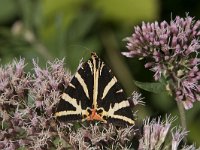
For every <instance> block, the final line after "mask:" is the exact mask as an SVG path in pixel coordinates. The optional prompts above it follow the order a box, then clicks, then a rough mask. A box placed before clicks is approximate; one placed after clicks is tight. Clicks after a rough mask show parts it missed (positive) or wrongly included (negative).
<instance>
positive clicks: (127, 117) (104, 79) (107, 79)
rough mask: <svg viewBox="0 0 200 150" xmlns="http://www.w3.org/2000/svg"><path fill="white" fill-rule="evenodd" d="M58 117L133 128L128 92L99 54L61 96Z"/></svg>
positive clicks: (73, 79)
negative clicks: (126, 94) (126, 93)
mask: <svg viewBox="0 0 200 150" xmlns="http://www.w3.org/2000/svg"><path fill="white" fill-rule="evenodd" d="M55 116H56V117H57V119H58V120H60V121H66V122H73V121H79V120H80V121H94V120H96V121H100V122H103V123H113V124H115V125H119V126H124V125H134V119H133V113H132V111H131V107H130V103H129V100H128V99H127V98H126V96H125V92H124V90H123V89H122V87H121V86H120V84H119V83H118V81H117V79H116V77H115V76H114V75H113V73H112V71H111V69H110V68H109V67H108V66H107V65H106V64H105V63H104V62H103V61H102V60H101V59H100V58H99V57H98V56H97V55H96V53H94V52H93V53H91V58H90V59H89V60H88V61H87V62H85V63H82V64H81V66H80V68H79V69H78V71H77V72H76V73H75V75H74V77H73V78H72V80H71V82H70V83H69V84H68V86H67V88H66V90H65V91H64V93H63V94H62V95H61V99H60V101H59V104H58V107H57V110H56V113H55Z"/></svg>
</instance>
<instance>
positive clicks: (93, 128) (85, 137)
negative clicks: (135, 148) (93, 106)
mask: <svg viewBox="0 0 200 150" xmlns="http://www.w3.org/2000/svg"><path fill="white" fill-rule="evenodd" d="M134 133H135V131H134V129H133V127H132V126H130V127H127V128H121V129H117V128H116V127H115V126H113V125H112V124H110V125H98V126H97V125H90V126H89V127H83V128H79V129H78V130H77V131H75V132H71V133H70V144H71V145H72V146H73V149H128V148H129V147H130V146H131V140H132V139H133V135H134Z"/></svg>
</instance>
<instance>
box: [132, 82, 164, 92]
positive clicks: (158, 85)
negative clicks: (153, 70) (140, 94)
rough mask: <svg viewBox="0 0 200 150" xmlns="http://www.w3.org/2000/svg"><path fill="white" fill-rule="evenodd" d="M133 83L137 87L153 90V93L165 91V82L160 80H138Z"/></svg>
mask: <svg viewBox="0 0 200 150" xmlns="http://www.w3.org/2000/svg"><path fill="white" fill-rule="evenodd" d="M134 83H135V85H136V86H138V87H139V88H141V89H143V90H145V91H149V92H153V93H161V92H164V91H166V87H165V84H164V83H162V82H139V81H134Z"/></svg>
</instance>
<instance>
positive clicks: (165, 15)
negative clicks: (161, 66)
mask: <svg viewBox="0 0 200 150" xmlns="http://www.w3.org/2000/svg"><path fill="white" fill-rule="evenodd" d="M186 12H189V15H190V16H195V19H199V18H200V1H199V0H126V1H122V0H96V1H92V0H79V1H77V0H57V1H53V0H0V63H1V64H6V63H8V62H11V61H12V60H13V59H14V58H20V57H24V58H25V59H26V62H27V63H28V65H27V68H28V69H29V71H31V67H33V66H32V65H31V61H32V59H33V58H37V59H38V60H39V64H40V65H41V66H43V67H45V66H46V62H47V61H48V60H54V59H55V58H60V59H62V58H65V66H66V68H68V69H69V70H70V71H71V72H72V73H74V72H75V71H76V68H77V66H78V64H79V62H80V60H81V59H82V58H83V59H84V60H86V59H87V58H89V57H90V52H91V51H96V52H97V54H98V55H99V56H100V57H101V58H102V59H103V60H104V61H105V62H106V63H107V64H108V65H109V66H110V67H111V68H112V70H113V72H114V74H115V75H116V76H117V78H118V79H119V81H120V83H121V84H122V86H123V87H124V89H125V91H126V93H127V95H130V94H131V93H132V91H133V90H137V91H139V92H141V93H142V97H145V98H144V101H145V102H146V106H145V107H138V108H137V109H138V110H139V112H138V122H139V123H141V120H142V119H144V118H145V117H146V116H151V117H156V116H165V114H172V115H177V107H176V103H175V101H174V100H173V99H172V98H170V97H169V96H168V95H167V94H166V93H160V94H151V93H148V92H145V91H143V90H140V89H138V88H137V87H136V86H135V85H134V82H133V81H134V80H137V81H142V82H151V81H153V77H152V76H153V73H152V72H150V71H148V70H145V69H144V66H143V65H144V61H138V60H137V59H129V58H125V57H123V56H122V55H121V52H122V51H126V50H127V49H126V47H125V46H126V42H123V41H122V40H123V39H124V38H125V37H128V36H131V34H132V32H133V31H134V28H133V27H134V26H135V25H141V23H142V21H145V22H153V21H156V20H157V21H162V20H167V21H169V20H170V19H171V18H175V16H176V15H180V16H182V17H185V14H186ZM186 115H187V123H188V130H190V132H189V142H191V143H193V142H195V143H196V145H197V146H199V145H200V130H199V126H200V103H195V104H194V107H193V108H192V109H191V110H189V111H187V112H186ZM177 121H178V120H177ZM176 123H177V124H178V122H176Z"/></svg>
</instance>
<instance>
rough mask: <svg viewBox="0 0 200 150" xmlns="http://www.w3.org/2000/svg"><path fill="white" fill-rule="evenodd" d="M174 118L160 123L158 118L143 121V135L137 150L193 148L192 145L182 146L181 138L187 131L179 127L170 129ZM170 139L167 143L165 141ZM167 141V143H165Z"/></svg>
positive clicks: (168, 118)
mask: <svg viewBox="0 0 200 150" xmlns="http://www.w3.org/2000/svg"><path fill="white" fill-rule="evenodd" d="M175 119H176V117H170V116H167V117H166V120H165V121H161V119H160V118H158V119H157V120H156V119H153V120H152V121H150V119H149V118H148V119H146V120H144V127H143V135H142V137H141V138H140V140H139V147H138V150H150V149H172V150H178V149H181V148H182V150H183V149H184V150H190V149H192V148H195V146H194V145H182V144H181V142H183V141H182V140H183V138H185V137H186V136H187V133H188V132H187V131H185V130H183V129H181V128H180V127H174V128H172V129H171V135H170V134H169V133H170V128H171V123H172V122H173V121H174V120H175ZM168 136H170V137H168ZM168 138H169V139H171V140H170V141H168V140H167V139H168ZM166 141H167V142H166Z"/></svg>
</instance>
